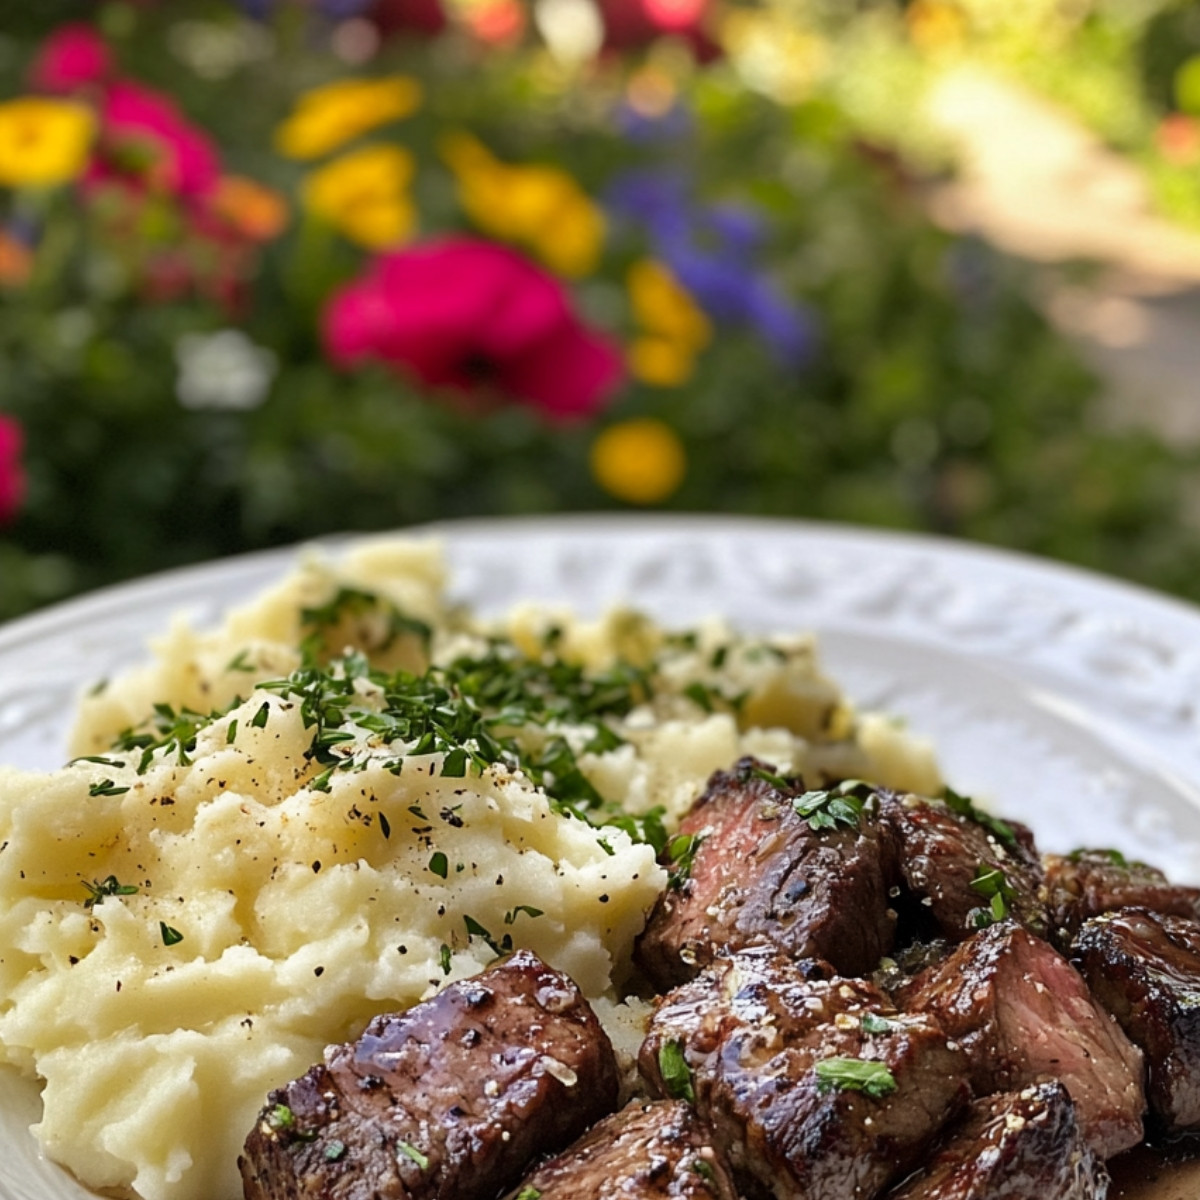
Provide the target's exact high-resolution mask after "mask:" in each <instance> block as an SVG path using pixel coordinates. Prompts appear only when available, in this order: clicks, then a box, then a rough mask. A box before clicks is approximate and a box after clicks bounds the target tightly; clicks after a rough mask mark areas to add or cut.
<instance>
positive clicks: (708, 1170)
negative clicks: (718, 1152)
mask: <svg viewBox="0 0 1200 1200" xmlns="http://www.w3.org/2000/svg"><path fill="white" fill-rule="evenodd" d="M692 1170H693V1171H695V1172H696V1174H697V1175H699V1176H700V1178H701V1179H706V1180H708V1182H709V1183H716V1181H717V1175H716V1172H715V1171H714V1170H713V1169H712V1166H711V1165H710V1164H709V1163H706V1162H705V1161H704V1159H702V1158H694V1159H692Z"/></svg>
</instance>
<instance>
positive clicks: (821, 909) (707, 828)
mask: <svg viewBox="0 0 1200 1200" xmlns="http://www.w3.org/2000/svg"><path fill="white" fill-rule="evenodd" d="M857 791H866V789H865V786H863V785H859V788H858V789H857ZM823 797H828V799H827V800H826V799H823ZM798 810H799V811H798ZM806 811H807V813H808V815H801V813H802V812H806ZM877 811H878V806H877V802H876V799H875V797H874V796H873V795H872V794H870V793H869V792H868V793H867V796H866V799H865V800H864V799H863V798H862V797H861V795H859V794H856V789H854V787H853V785H843V788H842V789H837V788H835V789H833V790H831V791H829V792H821V793H818V792H808V793H805V792H804V790H803V788H802V787H800V786H798V785H795V786H793V784H792V783H791V781H785V780H782V779H780V778H779V777H777V776H775V775H774V774H773V772H772V771H771V770H770V768H769V767H766V766H764V765H763V764H762V763H759V762H756V761H755V760H754V759H752V758H746V759H742V761H741V762H739V763H738V764H737V766H736V767H735V768H734V769H733V770H732V771H718V772H716V773H715V774H714V775H713V776H712V778H711V779H710V780H709V782H708V787H707V789H706V790H705V792H704V794H703V795H702V796H701V797H700V799H699V800H697V802H696V804H695V806H694V807H693V808H692V810H691V812H689V813H688V815H687V816H686V817H684V819H683V822H682V823H681V825H680V833H681V834H682V835H684V836H688V837H691V838H692V839H694V840H693V842H692V843H691V845H692V853H691V864H690V871H689V872H688V874H687V877H686V878H684V879H679V878H678V876H676V878H675V879H674V880H673V882H672V886H671V887H669V888H668V889H667V891H666V892H665V893H664V894H663V896H662V897H661V899H660V900H659V902H658V904H657V905H656V906H655V908H654V910H653V912H652V913H651V915H650V919H649V921H648V922H647V925H646V929H645V931H644V932H643V934H642V936H641V938H640V939H639V941H638V945H637V949H636V952H635V957H636V960H637V962H638V964H639V966H640V967H641V968H642V969H643V971H644V972H645V973H646V975H647V976H648V978H649V979H650V980H651V982H652V983H654V984H655V985H656V986H657V987H659V988H662V989H664V990H665V989H667V988H670V987H674V986H676V985H677V984H680V983H685V982H687V980H689V979H692V978H693V977H694V976H695V975H696V974H697V972H698V971H699V970H700V969H701V968H702V967H703V966H705V965H706V964H708V963H710V962H711V961H712V960H713V958H714V956H715V955H716V953H717V951H718V950H719V949H722V948H727V949H730V950H740V949H742V948H744V947H746V946H754V945H774V946H776V947H777V948H778V950H779V951H780V952H781V953H783V954H785V955H788V956H790V957H794V958H808V957H814V956H815V957H818V958H823V959H826V960H828V961H829V962H830V963H832V964H833V965H834V966H835V967H836V968H837V969H838V970H839V971H841V972H842V973H843V974H846V975H865V974H867V972H869V971H871V970H873V969H874V968H875V966H876V964H877V963H878V962H879V959H880V957H881V956H882V955H883V954H885V953H887V951H888V950H889V949H890V948H891V945H892V938H893V935H894V933H895V927H896V914H895V912H894V911H892V909H891V908H890V904H889V899H888V889H889V888H890V887H891V886H892V885H893V884H894V883H895V882H897V879H898V876H897V873H896V865H895V861H896V860H895V853H894V849H893V843H892V838H891V835H890V833H889V831H888V830H887V829H886V828H884V827H883V826H882V825H881V824H880V822H879V820H878V816H877Z"/></svg>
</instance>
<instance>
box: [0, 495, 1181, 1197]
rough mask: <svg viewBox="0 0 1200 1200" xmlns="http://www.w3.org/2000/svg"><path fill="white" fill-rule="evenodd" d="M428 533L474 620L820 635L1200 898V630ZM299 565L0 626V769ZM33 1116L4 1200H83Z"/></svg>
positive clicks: (1073, 574)
mask: <svg viewBox="0 0 1200 1200" xmlns="http://www.w3.org/2000/svg"><path fill="white" fill-rule="evenodd" d="M414 532H419V533H430V534H435V535H437V536H439V537H441V538H442V539H444V541H445V543H446V545H447V549H448V552H449V558H450V562H451V567H452V580H453V582H452V590H453V592H454V594H455V595H456V596H457V597H459V598H461V599H462V600H464V601H466V602H468V603H470V604H471V605H473V606H474V607H475V608H476V609H477V610H479V611H480V612H483V613H495V612H499V611H501V610H503V609H505V608H507V607H508V606H510V605H511V604H512V603H513V602H515V601H517V600H519V599H525V598H531V599H539V600H546V601H557V602H562V603H566V604H569V605H571V606H573V607H575V608H577V609H579V610H580V611H583V612H590V613H596V612H599V611H601V610H603V609H605V608H607V607H609V606H611V605H612V604H616V603H621V604H629V605H635V606H637V607H639V608H642V609H644V610H646V611H648V612H650V613H651V614H653V615H654V616H656V617H658V618H660V619H662V620H664V621H666V622H668V623H671V624H680V625H682V624H686V623H690V622H692V621H694V620H696V619H698V618H700V617H703V616H706V615H709V614H712V613H721V614H725V615H727V616H728V617H730V618H731V619H732V620H733V621H734V622H735V623H736V624H738V625H739V626H741V627H743V628H746V629H751V630H772V629H812V630H815V631H816V632H817V633H818V634H819V635H820V637H821V643H822V646H823V649H824V655H823V657H824V661H825V664H826V666H827V668H828V670H829V671H830V673H831V674H832V675H833V676H834V677H835V678H836V679H837V680H838V681H839V682H840V683H841V684H842V685H843V687H844V688H845V690H846V691H847V692H848V693H849V694H850V695H851V696H852V697H853V698H854V699H855V700H857V701H858V702H859V704H860V705H862V706H864V707H872V708H885V709H888V710H889V711H891V712H893V713H896V714H897V715H899V716H901V717H903V718H905V719H906V720H907V721H908V722H909V724H910V726H911V727H912V728H913V729H914V730H915V731H917V732H919V733H922V734H925V735H927V736H929V737H930V738H932V739H933V741H934V743H935V745H936V747H937V749H938V753H939V757H940V760H941V762H942V765H943V769H944V771H945V774H946V776H947V778H948V779H949V781H950V782H951V783H952V784H953V785H954V786H955V787H956V788H957V789H958V790H959V791H963V792H967V793H969V794H971V795H974V796H976V797H977V798H979V799H981V800H984V801H986V802H987V803H988V804H989V805H991V806H992V807H994V808H995V810H996V811H999V812H1002V813H1004V814H1006V815H1009V816H1012V817H1015V818H1019V819H1021V820H1024V821H1026V822H1028V823H1029V824H1030V825H1031V826H1033V828H1034V830H1035V832H1036V833H1037V835H1038V839H1039V844H1040V845H1041V846H1042V848H1043V849H1046V850H1065V849H1070V848H1072V847H1074V846H1077V845H1079V844H1081V843H1086V844H1089V845H1116V846H1119V847H1121V848H1122V849H1123V850H1124V851H1125V852H1126V853H1128V854H1131V855H1134V856H1136V857H1139V858H1144V859H1146V860H1148V861H1150V862H1153V863H1156V864H1158V865H1160V866H1162V867H1163V868H1164V869H1165V870H1166V871H1167V872H1168V873H1169V874H1170V875H1171V876H1172V877H1174V878H1176V879H1178V880H1179V881H1181V882H1193V883H1200V610H1197V609H1194V608H1191V607H1189V606H1186V605H1184V604H1181V603H1178V602H1176V601H1173V600H1169V599H1166V598H1163V597H1160V596H1157V595H1154V594H1153V593H1150V592H1146V591H1143V590H1140V589H1137V588H1134V587H1130V586H1128V585H1125V584H1121V583H1117V582H1114V581H1111V580H1106V579H1104V578H1101V577H1099V576H1095V575H1091V574H1087V573H1085V572H1080V571H1075V570H1071V569H1068V568H1065V567H1061V566H1057V565H1052V564H1049V563H1046V562H1040V561H1037V560H1034V559H1030V558H1024V557H1020V556H1017V555H1012V554H1008V553H1003V552H999V551H994V550H988V549H983V548H977V547H971V546H967V545H964V544H960V543H952V542H947V541H941V540H938V539H933V538H925V537H912V536H901V535H896V534H887V533H875V532H868V531H862V530H856V529H851V528H845V527H838V526H826V525H815V524H803V523H798V522H791V521H788V522H784V521H779V522H773V521H765V520H750V519H738V518H719V517H688V518H647V519H638V518H612V517H598V518H579V517H564V518H550V519H537V520H497V521H477V522H463V523H454V524H446V525H441V526H429V527H425V528H424V529H422V530H419V531H414ZM339 540H340V539H332V540H330V541H329V542H327V543H326V544H327V545H331V546H333V547H336V545H337V543H338V541H339ZM293 557H294V551H292V550H284V551H272V552H270V553H265V554H253V555H248V556H245V557H241V558H235V559H229V560H225V561H223V562H217V563H212V564H208V565H205V566H201V567H193V568H189V569H185V570H182V571H175V572H171V573H168V574H164V575H159V576H155V577H152V578H150V579H147V580H144V581H141V582H137V583H133V584H128V585H125V586H122V587H117V588H111V589H107V590H105V591H101V592H98V593H95V594H93V595H91V596H85V597H83V598H82V599H79V600H75V601H71V602H69V603H67V604H63V605H60V606H58V607H56V608H53V609H50V610H48V611H46V612H44V613H40V614H36V615H34V616H31V617H28V618H25V619H23V620H20V621H16V622H13V623H11V624H10V625H8V626H6V627H3V628H0V763H7V764H14V765H18V766H23V767H31V768H44V769H50V768H53V767H55V766H57V765H59V764H60V763H61V762H62V760H63V759H64V757H65V749H64V747H65V737H66V730H67V728H68V725H69V723H70V713H71V706H72V701H73V697H74V696H75V694H76V693H77V692H78V691H79V689H80V688H83V687H86V686H88V685H90V684H92V683H94V682H96V681H97V680H99V679H101V678H104V677H106V676H108V675H111V674H113V673H114V672H117V671H120V670H123V669H125V668H127V667H128V666H130V665H132V664H133V663H135V662H137V661H138V660H139V659H141V658H143V657H144V656H145V642H146V639H147V637H149V636H151V635H152V634H153V633H154V632H155V631H158V630H161V629H163V628H165V626H166V625H167V623H168V621H169V620H170V619H171V618H172V617H173V616H175V615H176V614H177V613H183V614H185V615H187V616H188V618H189V619H190V620H191V621H192V622H193V623H195V624H197V625H201V626H206V625H211V624H214V623H215V622H216V621H217V620H218V619H219V616H220V614H221V612H222V610H223V609H224V608H225V607H227V606H228V605H230V604H234V603H238V602H240V601H243V600H245V599H248V598H249V597H250V596H252V595H253V594H254V593H255V592H257V591H258V590H259V589H261V588H262V587H263V586H265V585H266V584H268V583H270V582H272V581H273V580H274V579H276V578H277V577H278V576H279V575H280V574H281V573H282V572H283V571H284V570H285V569H286V568H287V566H288V564H289V563H290V562H291V561H292V559H293ZM37 1113H38V1101H37V1096H36V1092H35V1091H34V1090H33V1088H32V1087H31V1086H30V1085H27V1084H25V1083H23V1082H21V1081H18V1080H16V1078H15V1076H13V1075H12V1073H11V1072H6V1073H4V1074H0V1144H2V1145H3V1147H4V1151H3V1153H2V1154H0V1197H3V1200H78V1198H82V1197H86V1196H89V1195H90V1193H87V1192H85V1191H84V1190H83V1189H81V1188H80V1187H79V1186H78V1185H77V1184H75V1183H74V1182H73V1181H72V1180H70V1179H69V1178H68V1177H67V1176H66V1175H65V1174H64V1173H63V1172H62V1171H60V1170H59V1169H58V1168H56V1167H54V1166H53V1165H52V1164H48V1163H45V1162H43V1161H42V1160H41V1159H40V1158H39V1157H38V1154H37V1150H36V1146H35V1143H34V1141H33V1138H32V1137H31V1136H30V1135H29V1133H28V1132H27V1127H28V1125H29V1124H30V1122H31V1121H33V1120H36V1119H37ZM1118 1194H1125V1193H1124V1192H1123V1191H1121V1192H1119V1193H1118ZM1129 1194H1130V1195H1132V1194H1133V1193H1132V1191H1131V1192H1130V1193H1129ZM1147 1194H1151V1195H1154V1196H1155V1197H1161V1198H1163V1200H1166V1198H1167V1197H1168V1196H1172V1197H1173V1196H1175V1195H1177V1194H1178V1195H1194V1194H1200V1193H1194V1192H1191V1191H1188V1192H1177V1191H1175V1190H1174V1189H1173V1188H1172V1187H1170V1186H1169V1185H1166V1184H1164V1185H1162V1187H1158V1186H1156V1187H1154V1188H1153V1189H1152V1191H1151V1192H1150V1193H1147ZM214 1200H224V1198H217V1197H214ZM230 1200H232V1198H230Z"/></svg>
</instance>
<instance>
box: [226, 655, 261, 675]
mask: <svg viewBox="0 0 1200 1200" xmlns="http://www.w3.org/2000/svg"><path fill="white" fill-rule="evenodd" d="M249 653H250V652H249V651H248V650H239V651H238V652H237V654H236V655H235V656H234V657H233V658H231V659H230V660H229V661H228V662H227V663H226V664H225V670H227V671H253V670H254V664H253V663H252V662H251V661H250V660H249V658H247V657H246V656H247V655H248V654H249Z"/></svg>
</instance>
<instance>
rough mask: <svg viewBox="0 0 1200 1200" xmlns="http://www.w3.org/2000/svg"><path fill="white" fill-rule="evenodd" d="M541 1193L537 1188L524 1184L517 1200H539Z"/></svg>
mask: <svg viewBox="0 0 1200 1200" xmlns="http://www.w3.org/2000/svg"><path fill="white" fill-rule="evenodd" d="M541 1197H542V1193H541V1192H539V1191H538V1190H537V1188H535V1187H533V1186H531V1185H530V1184H526V1185H525V1186H524V1187H523V1188H522V1189H521V1190H520V1191H519V1192H518V1193H517V1200H541Z"/></svg>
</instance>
